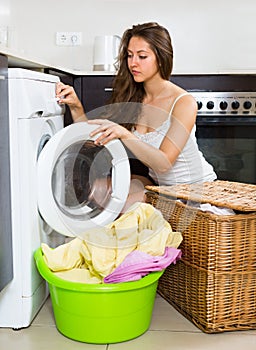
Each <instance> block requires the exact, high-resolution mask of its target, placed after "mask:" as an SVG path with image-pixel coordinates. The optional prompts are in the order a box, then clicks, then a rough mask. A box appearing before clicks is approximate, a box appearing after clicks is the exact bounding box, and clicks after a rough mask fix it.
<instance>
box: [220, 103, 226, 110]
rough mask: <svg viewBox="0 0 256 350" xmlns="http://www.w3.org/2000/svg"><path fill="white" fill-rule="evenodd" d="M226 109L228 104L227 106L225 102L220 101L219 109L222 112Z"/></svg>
mask: <svg viewBox="0 0 256 350" xmlns="http://www.w3.org/2000/svg"><path fill="white" fill-rule="evenodd" d="M227 107H228V104H227V102H226V101H221V102H220V109H221V110H222V111H224V110H225V109H227Z"/></svg>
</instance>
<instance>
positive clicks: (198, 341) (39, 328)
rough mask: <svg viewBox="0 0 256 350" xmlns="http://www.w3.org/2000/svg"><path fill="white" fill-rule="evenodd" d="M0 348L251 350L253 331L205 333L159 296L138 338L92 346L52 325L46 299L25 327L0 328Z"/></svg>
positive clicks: (254, 341)
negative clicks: (145, 327)
mask: <svg viewBox="0 0 256 350" xmlns="http://www.w3.org/2000/svg"><path fill="white" fill-rule="evenodd" d="M0 349H8V350H17V349H18V350H46V349H47V350H79V349H83V350H101V349H102V350H103V349H104V350H170V349H173V350H216V349H225V350H238V349H239V350H241V349H246V350H255V349H256V330H255V331H238V332H224V333H219V334H205V333H203V332H201V331H200V330H199V329H198V328H196V327H195V326H194V325H193V324H192V323H191V322H190V321H188V320H187V319H186V318H184V317H183V316H182V315H180V314H179V313H178V312H177V311H176V310H175V309H173V307H172V306H170V305H169V304H168V303H167V302H166V301H165V300H164V299H162V298H161V297H160V296H159V295H157V297H156V301H155V307H154V311H153V316H152V322H151V326H150V329H149V330H148V331H147V332H146V333H145V334H143V335H141V336H140V337H138V338H136V339H134V340H131V341H127V342H123V343H118V344H109V345H107V344H106V345H93V344H86V343H80V342H76V341H73V340H70V339H68V338H66V337H64V336H63V335H61V334H60V333H59V332H58V331H57V329H56V327H55V322H54V317H53V312H52V307H51V301H50V299H48V300H47V301H46V303H45V305H44V306H43V308H42V309H41V310H40V312H39V314H38V315H37V317H36V318H35V320H34V321H33V323H32V325H31V326H30V327H28V328H26V329H22V330H19V331H13V330H12V329H6V328H1V329H0Z"/></svg>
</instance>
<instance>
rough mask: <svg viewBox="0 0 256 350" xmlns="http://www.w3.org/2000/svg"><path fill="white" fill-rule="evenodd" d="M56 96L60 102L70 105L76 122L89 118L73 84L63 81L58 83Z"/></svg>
mask: <svg viewBox="0 0 256 350" xmlns="http://www.w3.org/2000/svg"><path fill="white" fill-rule="evenodd" d="M56 98H57V99H58V103H59V104H66V105H68V107H69V109H70V112H71V115H72V118H73V121H74V122H77V121H86V120H87V118H86V116H85V112H84V108H83V105H82V103H81V101H80V100H79V98H78V96H77V94H76V92H75V90H74V88H73V86H70V85H65V84H63V83H62V82H59V83H57V84H56Z"/></svg>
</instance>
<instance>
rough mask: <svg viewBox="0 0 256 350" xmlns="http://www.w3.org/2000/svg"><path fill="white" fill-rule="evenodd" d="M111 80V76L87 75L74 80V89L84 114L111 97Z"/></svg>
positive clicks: (112, 77) (103, 103) (102, 104)
mask: <svg viewBox="0 0 256 350" xmlns="http://www.w3.org/2000/svg"><path fill="white" fill-rule="evenodd" d="M113 79H114V76H113V75H88V76H82V77H78V78H76V79H75V81H74V88H75V90H76V92H77V95H78V96H79V98H80V100H81V101H82V103H83V106H84V109H85V112H87V113H88V112H90V111H92V110H94V109H95V108H98V107H101V106H104V105H105V104H106V102H107V101H108V100H109V98H110V97H111V93H112V82H113Z"/></svg>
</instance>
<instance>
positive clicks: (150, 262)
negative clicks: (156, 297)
mask: <svg viewBox="0 0 256 350" xmlns="http://www.w3.org/2000/svg"><path fill="white" fill-rule="evenodd" d="M181 254H182V253H181V250H180V249H176V248H172V247H167V248H165V252H164V255H159V256H153V255H150V254H146V253H144V252H141V251H139V250H134V251H133V252H131V253H130V254H128V255H127V257H126V258H125V259H124V261H123V262H122V263H121V264H120V265H119V266H118V267H117V268H116V269H115V270H114V271H113V272H112V273H111V274H110V275H108V276H106V277H105V278H104V283H120V282H128V281H136V280H139V279H140V278H142V277H144V276H146V275H148V274H149V273H150V272H153V271H161V270H163V269H165V268H166V267H167V266H168V265H170V264H171V263H174V264H175V263H176V262H177V260H179V259H180V258H181Z"/></svg>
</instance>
